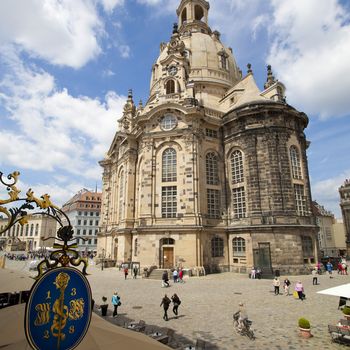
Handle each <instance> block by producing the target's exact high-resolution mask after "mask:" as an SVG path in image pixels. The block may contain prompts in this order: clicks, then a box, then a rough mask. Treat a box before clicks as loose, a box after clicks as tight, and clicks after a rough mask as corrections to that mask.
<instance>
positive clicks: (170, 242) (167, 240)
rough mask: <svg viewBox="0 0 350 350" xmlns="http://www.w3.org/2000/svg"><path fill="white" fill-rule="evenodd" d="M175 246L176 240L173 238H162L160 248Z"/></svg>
mask: <svg viewBox="0 0 350 350" xmlns="http://www.w3.org/2000/svg"><path fill="white" fill-rule="evenodd" d="M174 244H175V240H174V239H172V238H162V239H161V240H160V246H163V245H174Z"/></svg>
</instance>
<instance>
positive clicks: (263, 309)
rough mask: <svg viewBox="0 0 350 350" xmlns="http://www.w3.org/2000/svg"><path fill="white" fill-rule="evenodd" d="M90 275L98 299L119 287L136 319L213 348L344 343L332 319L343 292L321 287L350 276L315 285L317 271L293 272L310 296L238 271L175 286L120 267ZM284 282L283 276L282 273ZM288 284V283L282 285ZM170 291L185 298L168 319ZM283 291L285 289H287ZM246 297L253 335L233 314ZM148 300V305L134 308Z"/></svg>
mask: <svg viewBox="0 0 350 350" xmlns="http://www.w3.org/2000/svg"><path fill="white" fill-rule="evenodd" d="M90 272H91V275H90V276H89V280H90V283H91V286H92V290H93V295H94V298H95V300H96V302H99V301H100V300H101V298H102V296H103V295H106V296H108V298H109V299H110V297H111V296H112V293H113V291H114V290H117V291H118V293H119V294H120V296H121V300H122V306H121V307H120V313H122V314H126V315H127V317H128V318H130V319H134V320H136V321H138V320H140V319H142V320H144V321H145V322H146V323H147V324H151V325H158V326H160V327H169V328H172V329H174V330H175V332H176V335H177V336H182V337H184V338H186V339H188V340H189V341H191V343H193V344H194V343H195V341H196V339H203V340H205V341H206V342H208V343H209V344H210V346H211V348H212V349H223V350H224V349H234V348H236V347H237V348H239V349H283V350H285V349H290V350H293V349H340V348H342V347H343V346H341V345H338V344H334V343H332V342H331V339H330V336H329V334H328V330H327V325H328V324H335V323H336V322H337V321H338V320H339V319H340V318H342V317H343V316H342V313H341V311H338V310H337V307H338V298H337V297H333V296H326V295H320V294H316V292H317V291H319V290H322V289H325V288H330V287H333V286H337V285H340V284H343V283H349V282H350V277H349V276H341V275H335V277H334V278H332V279H330V278H329V276H327V275H322V276H320V278H319V285H317V286H313V285H312V276H311V275H309V276H300V277H296V276H292V277H290V280H291V282H292V286H291V287H292V288H291V291H293V288H294V284H295V282H297V280H301V281H302V282H303V284H304V288H305V294H306V300H304V301H300V300H297V299H294V298H293V296H284V295H282V294H281V295H279V296H275V295H274V293H273V287H272V280H251V279H249V278H247V277H246V276H242V275H236V274H232V273H222V274H215V275H208V276H206V277H199V278H191V279H188V280H186V283H184V284H179V283H178V284H174V283H171V287H170V288H161V282H160V281H154V280H145V279H141V278H140V279H137V280H133V279H132V278H129V279H127V280H124V276H123V274H122V272H120V271H118V270H117V269H107V270H106V269H105V270H104V271H102V272H101V271H97V270H96V268H91V269H90ZM281 282H282V277H281ZM281 290H282V288H281ZM165 293H167V295H168V296H169V297H170V296H171V295H172V294H173V293H177V294H178V295H179V297H180V299H181V300H182V303H181V305H180V307H179V315H180V316H181V317H179V318H177V319H176V318H174V315H173V314H172V311H171V309H169V315H170V316H171V318H170V320H169V321H168V322H166V321H163V319H162V315H163V314H162V308H161V307H159V305H160V302H161V299H162V297H163V295H164V294H165ZM281 293H282V291H281ZM240 301H242V302H244V303H245V304H246V305H247V309H248V315H249V318H250V319H251V320H252V321H253V325H252V328H253V330H254V332H255V335H256V340H255V341H250V340H249V339H248V338H246V337H242V336H240V335H238V334H236V333H235V331H234V329H233V326H232V314H233V313H234V312H235V311H236V310H237V309H238V303H239V302H240ZM135 306H142V308H134V307H135ZM300 317H305V318H307V319H308V320H309V321H310V323H311V327H312V334H313V335H314V336H313V338H311V339H303V338H300V337H299V335H298V333H299V332H298V327H297V322H298V319H299V318H300Z"/></svg>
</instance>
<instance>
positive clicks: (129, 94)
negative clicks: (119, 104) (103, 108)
mask: <svg viewBox="0 0 350 350" xmlns="http://www.w3.org/2000/svg"><path fill="white" fill-rule="evenodd" d="M128 100H132V89H129V91H128Z"/></svg>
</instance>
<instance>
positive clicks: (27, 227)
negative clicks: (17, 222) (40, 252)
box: [26, 224, 29, 236]
mask: <svg viewBox="0 0 350 350" xmlns="http://www.w3.org/2000/svg"><path fill="white" fill-rule="evenodd" d="M28 233H29V224H27V225H26V236H28Z"/></svg>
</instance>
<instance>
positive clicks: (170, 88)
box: [166, 80, 175, 95]
mask: <svg viewBox="0 0 350 350" xmlns="http://www.w3.org/2000/svg"><path fill="white" fill-rule="evenodd" d="M174 93H175V81H174V80H168V82H167V83H166V94H167V95H169V94H174Z"/></svg>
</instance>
